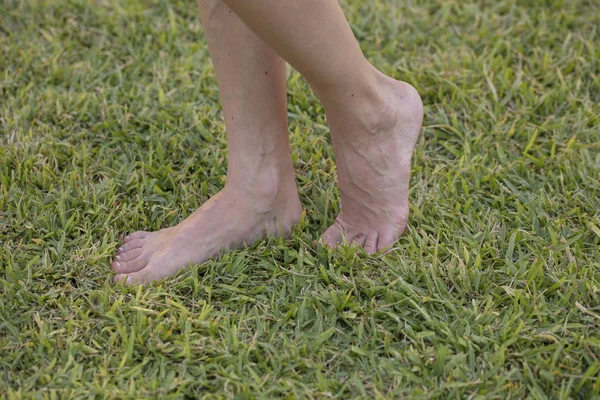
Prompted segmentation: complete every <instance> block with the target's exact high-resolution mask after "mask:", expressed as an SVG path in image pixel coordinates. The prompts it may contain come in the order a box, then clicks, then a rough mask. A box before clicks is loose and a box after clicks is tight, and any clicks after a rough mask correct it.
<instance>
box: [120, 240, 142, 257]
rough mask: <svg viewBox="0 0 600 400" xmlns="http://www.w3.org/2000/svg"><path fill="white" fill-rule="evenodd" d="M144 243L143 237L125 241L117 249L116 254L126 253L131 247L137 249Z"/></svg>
mask: <svg viewBox="0 0 600 400" xmlns="http://www.w3.org/2000/svg"><path fill="white" fill-rule="evenodd" d="M143 245H144V239H135V240H131V241H129V242H125V244H124V245H123V246H121V247H119V248H118V249H117V253H118V254H123V253H126V252H128V251H130V250H133V249H138V248H140V247H142V246H143Z"/></svg>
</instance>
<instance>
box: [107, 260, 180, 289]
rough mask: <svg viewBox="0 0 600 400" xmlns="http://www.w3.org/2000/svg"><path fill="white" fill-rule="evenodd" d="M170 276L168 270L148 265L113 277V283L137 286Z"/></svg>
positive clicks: (156, 265) (151, 264) (155, 265)
mask: <svg viewBox="0 0 600 400" xmlns="http://www.w3.org/2000/svg"><path fill="white" fill-rule="evenodd" d="M169 275H172V274H170V273H169V271H168V269H166V268H160V265H159V264H156V263H154V264H153V263H148V264H147V265H146V267H144V268H143V269H141V270H139V271H137V272H132V273H125V274H118V275H117V276H116V277H115V282H121V281H124V283H125V284H126V285H139V284H143V283H147V282H151V281H156V280H159V279H162V278H166V277H167V276H169Z"/></svg>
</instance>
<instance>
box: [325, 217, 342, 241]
mask: <svg viewBox="0 0 600 400" xmlns="http://www.w3.org/2000/svg"><path fill="white" fill-rule="evenodd" d="M343 232H344V229H343V228H342V227H341V226H340V225H339V224H338V222H337V221H336V222H335V223H334V224H333V225H331V226H330V227H329V228H327V230H326V231H325V232H324V233H323V236H321V238H322V239H323V241H324V242H325V243H327V244H328V245H329V246H331V247H336V246H337V245H338V244H339V243H341V241H342V234H343Z"/></svg>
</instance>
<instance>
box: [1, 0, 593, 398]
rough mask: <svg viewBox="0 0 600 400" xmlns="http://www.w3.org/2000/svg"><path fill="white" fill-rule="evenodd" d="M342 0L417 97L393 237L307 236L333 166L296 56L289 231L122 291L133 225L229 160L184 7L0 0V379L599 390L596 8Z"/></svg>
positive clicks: (145, 222) (203, 193)
mask: <svg viewBox="0 0 600 400" xmlns="http://www.w3.org/2000/svg"><path fill="white" fill-rule="evenodd" d="M344 9H345V10H346V12H347V15H348V17H349V19H350V21H351V23H352V27H353V29H354V31H355V34H356V35H357V36H358V38H359V39H360V43H361V46H362V48H363V50H364V51H365V53H366V54H367V56H368V57H369V59H370V60H371V61H372V62H373V63H374V64H375V65H376V66H377V67H378V68H380V69H382V70H383V71H384V72H386V73H388V74H390V75H393V76H394V77H396V78H400V79H403V80H406V81H408V82H410V83H412V84H413V85H415V86H416V87H417V88H418V89H419V90H420V92H421V93H422V96H423V100H424V103H425V104H426V116H425V127H424V129H423V133H422V136H421V139H420V141H419V144H418V148H417V151H416V154H415V157H414V162H413V175H412V182H413V186H412V190H411V202H412V204H411V219H410V227H409V229H408V230H407V232H406V234H405V235H404V236H403V238H402V239H401V240H400V241H399V243H398V245H397V246H396V248H395V249H394V250H393V251H392V252H391V254H389V255H388V256H386V257H381V256H375V257H368V256H366V255H364V254H362V253H361V252H359V251H357V250H355V249H343V250H342V251H339V252H328V251H327V250H325V249H321V248H315V247H314V246H312V240H313V239H315V238H317V237H318V235H319V234H320V233H321V232H322V231H323V230H324V228H325V227H326V226H327V225H328V224H330V223H331V221H332V220H333V218H334V217H335V215H336V213H337V211H338V209H339V203H338V194H337V191H336V189H335V187H334V182H335V163H334V158H333V153H332V149H331V146H330V144H329V140H328V133H327V128H326V121H325V119H324V116H323V112H322V109H321V106H320V105H319V103H318V101H317V100H316V98H315V96H314V95H313V94H312V93H311V92H310V90H309V88H308V85H307V84H306V82H305V81H303V79H298V78H299V76H298V74H297V73H296V72H294V71H292V70H290V74H289V85H288V93H289V96H288V100H289V116H290V129H291V141H292V147H293V157H294V164H295V167H296V174H297V182H298V186H299V190H300V195H301V199H302V202H303V205H304V207H305V209H306V216H305V218H304V219H303V220H302V222H301V223H300V225H299V226H298V228H297V229H296V231H295V233H294V236H293V239H291V240H286V241H283V240H270V241H268V242H266V243H260V244H255V245H254V246H252V247H250V248H248V249H244V250H240V251H235V252H231V253H229V254H227V255H225V256H224V257H222V258H220V259H218V260H215V261H210V262H208V263H206V264H204V265H199V266H194V267H191V268H189V269H187V270H186V271H185V272H184V273H182V274H180V275H178V277H177V278H175V279H170V280H166V281H164V282H161V283H158V284H155V285H151V286H145V287H136V288H123V287H115V286H114V285H113V284H112V278H113V275H112V273H111V271H110V269H109V264H110V262H111V259H112V257H113V255H114V252H115V247H116V246H117V244H118V243H119V239H120V238H121V236H122V235H123V233H124V232H126V231H133V230H137V229H157V228H160V227H165V226H170V225H173V224H175V223H177V222H178V221H180V220H181V219H183V218H184V217H185V216H186V215H188V214H189V213H191V212H192V211H193V210H194V209H196V208H197V207H198V206H199V205H200V204H201V203H202V202H204V201H205V200H206V199H207V198H208V197H209V196H210V195H212V194H214V193H216V192H217V191H218V190H219V189H220V188H221V187H222V185H223V183H224V180H225V175H226V171H225V165H226V163H225V160H226V157H227V153H226V142H225V136H224V132H223V120H222V117H221V111H220V106H219V104H218V90H217V86H216V82H215V78H214V75H213V70H212V66H211V63H210V59H209V56H208V53H207V49H206V46H205V42H204V39H203V34H202V28H201V26H200V23H199V18H198V16H197V11H196V7H195V4H194V2H192V1H186V2H181V1H169V2H166V1H153V0H144V1H121V2H118V1H114V0H98V1H95V2H88V1H83V0H54V1H41V0H25V1H14V0H5V1H3V2H1V3H0V291H1V293H0V397H3V398H9V399H13V398H15V399H16V398H30V397H36V398H42V397H45V398H61V399H62V398H71V397H72V398H76V397H77V398H83V397H87V398H92V397H98V398H103V397H110V398H135V397H160V398H167V397H171V398H182V397H188V398H189V397H200V396H206V397H208V398H220V397H228V398H231V397H237V398H255V397H256V398H273V397H286V398H329V397H335V398H353V397H358V398H376V397H378V398H384V397H385V398H394V397H395V398H398V397H408V398H439V399H445V398H498V399H504V398H524V397H530V398H535V399H543V398H561V399H567V398H573V399H576V398H600V328H599V327H600V301H599V299H600V293H599V291H600V247H599V245H600V211H599V210H600V155H599V153H600V128H599V126H600V117H599V115H600V106H599V103H600V32H599V30H600V28H599V27H600V5H599V3H598V2H597V1H595V0H573V1H562V0H531V1H517V0H502V1H488V0H485V1H474V0H471V1H458V0H424V1H419V2H416V1H414V0H407V1H400V0H398V1H385V0H370V1H366V0H363V1H359V0H351V1H348V2H346V3H344Z"/></svg>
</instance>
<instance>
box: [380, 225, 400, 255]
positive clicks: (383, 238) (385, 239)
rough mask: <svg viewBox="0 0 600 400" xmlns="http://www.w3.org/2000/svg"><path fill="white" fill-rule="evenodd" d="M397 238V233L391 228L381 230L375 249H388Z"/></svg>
mask: <svg viewBox="0 0 600 400" xmlns="http://www.w3.org/2000/svg"><path fill="white" fill-rule="evenodd" d="M397 240H398V235H397V234H396V232H395V231H393V230H392V229H390V230H388V231H385V232H383V233H382V234H381V235H379V238H378V240H377V251H389V250H390V248H391V247H392V246H393V245H394V243H396V241H397Z"/></svg>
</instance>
